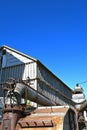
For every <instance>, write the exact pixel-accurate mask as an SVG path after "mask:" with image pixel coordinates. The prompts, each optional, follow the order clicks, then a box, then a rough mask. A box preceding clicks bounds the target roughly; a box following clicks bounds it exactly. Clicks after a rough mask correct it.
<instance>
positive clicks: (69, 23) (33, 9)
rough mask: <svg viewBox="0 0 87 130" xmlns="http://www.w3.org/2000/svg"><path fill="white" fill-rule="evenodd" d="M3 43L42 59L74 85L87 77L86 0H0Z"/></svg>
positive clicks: (86, 89) (62, 77)
mask: <svg viewBox="0 0 87 130" xmlns="http://www.w3.org/2000/svg"><path fill="white" fill-rule="evenodd" d="M3 44H5V45H7V46H10V47H12V48H14V49H17V50H19V51H21V52H23V53H25V54H28V55H30V56H32V57H34V58H37V59H39V60H40V61H41V62H42V63H43V64H44V65H45V66H46V67H47V68H49V69H50V70H51V71H52V72H53V73H54V74H55V75H57V76H58V77H59V78H60V79H61V80H62V81H63V82H65V83H66V84H67V85H68V86H69V87H70V88H72V89H73V88H74V86H75V84H76V83H79V82H83V81H86V80H87V0H0V45H1V46H2V45H3ZM81 86H82V87H83V89H84V91H85V93H86V94H87V92H86V91H87V83H85V84H82V85H81Z"/></svg>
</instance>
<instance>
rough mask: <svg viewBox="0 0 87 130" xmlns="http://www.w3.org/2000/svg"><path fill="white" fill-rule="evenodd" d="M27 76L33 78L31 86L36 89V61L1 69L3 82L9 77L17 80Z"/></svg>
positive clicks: (0, 81)
mask: <svg viewBox="0 0 87 130" xmlns="http://www.w3.org/2000/svg"><path fill="white" fill-rule="evenodd" d="M27 77H29V78H30V79H31V81H30V86H31V87H33V88H35V89H36V63H35V62H32V63H26V64H19V65H14V66H10V67H5V68H2V69H1V79H0V83H1V84H3V83H4V82H6V80H7V79H8V78H14V79H15V80H18V79H22V80H26V79H27Z"/></svg>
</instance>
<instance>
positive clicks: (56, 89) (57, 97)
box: [37, 64, 74, 105]
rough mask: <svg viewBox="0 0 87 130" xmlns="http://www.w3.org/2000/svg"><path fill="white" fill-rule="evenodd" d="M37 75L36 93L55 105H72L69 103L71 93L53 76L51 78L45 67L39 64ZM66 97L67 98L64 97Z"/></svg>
mask: <svg viewBox="0 0 87 130" xmlns="http://www.w3.org/2000/svg"><path fill="white" fill-rule="evenodd" d="M37 74H38V78H37V79H38V82H37V83H38V85H37V86H38V91H39V92H40V93H42V94H44V95H45V96H47V97H49V98H51V99H52V100H53V101H55V102H57V104H61V105H65V104H72V105H74V104H73V102H72V101H71V98H72V91H71V90H70V89H69V88H68V87H66V86H65V85H64V84H63V83H61V82H60V80H58V79H57V78H55V76H53V75H52V74H51V73H50V72H49V71H48V70H47V69H46V68H45V67H43V66H42V65H41V64H38V66H37ZM66 95H67V96H66Z"/></svg>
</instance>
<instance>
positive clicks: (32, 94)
mask: <svg viewBox="0 0 87 130" xmlns="http://www.w3.org/2000/svg"><path fill="white" fill-rule="evenodd" d="M25 91H26V92H27V99H29V100H30V101H33V102H36V103H38V104H40V105H43V106H55V105H56V103H55V102H53V101H51V99H48V98H47V97H45V96H44V95H42V94H40V93H39V92H37V90H35V89H33V88H31V87H30V86H29V85H27V84H25V83H16V88H15V90H14V92H15V93H18V94H19V95H20V96H21V97H23V95H25V94H24V92H25ZM24 98H25V96H24Z"/></svg>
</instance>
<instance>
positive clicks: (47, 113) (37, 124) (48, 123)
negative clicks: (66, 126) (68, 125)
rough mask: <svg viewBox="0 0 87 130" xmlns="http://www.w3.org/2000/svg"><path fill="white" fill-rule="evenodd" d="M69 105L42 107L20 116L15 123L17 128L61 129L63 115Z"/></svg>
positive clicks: (30, 129) (19, 129)
mask: <svg viewBox="0 0 87 130" xmlns="http://www.w3.org/2000/svg"><path fill="white" fill-rule="evenodd" d="M68 110H69V107H65V108H64V107H42V108H38V109H36V110H35V111H33V112H32V113H31V115H29V116H26V117H25V118H21V119H20V120H19V121H18V123H17V127H16V129H17V130H21V129H22V130H25V129H26V130H28V129H29V130H36V129H38V130H42V129H45V130H54V129H55V130H63V121H64V116H65V115H66V113H67V111H68Z"/></svg>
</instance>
